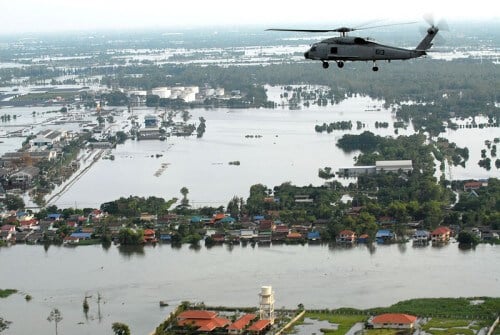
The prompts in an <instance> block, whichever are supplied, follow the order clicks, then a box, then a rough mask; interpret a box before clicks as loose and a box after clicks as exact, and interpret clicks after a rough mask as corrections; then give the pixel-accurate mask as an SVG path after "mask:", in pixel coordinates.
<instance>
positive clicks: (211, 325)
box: [177, 317, 231, 332]
mask: <svg viewBox="0 0 500 335" xmlns="http://www.w3.org/2000/svg"><path fill="white" fill-rule="evenodd" d="M230 323H231V321H229V320H228V319H224V318H216V317H214V318H212V319H183V320H181V321H179V322H178V323H177V324H178V325H179V326H186V325H193V326H196V328H197V330H198V331H204V332H211V331H212V330H214V329H215V328H221V327H224V326H226V325H228V324H230Z"/></svg>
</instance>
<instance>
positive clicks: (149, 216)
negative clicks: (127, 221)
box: [139, 213, 158, 222]
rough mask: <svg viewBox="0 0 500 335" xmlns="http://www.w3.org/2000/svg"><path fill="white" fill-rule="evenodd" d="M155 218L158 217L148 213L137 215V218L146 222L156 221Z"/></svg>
mask: <svg viewBox="0 0 500 335" xmlns="http://www.w3.org/2000/svg"><path fill="white" fill-rule="evenodd" d="M157 219H158V216H157V215H154V214H149V213H141V215H140V216H139V220H141V221H147V222H151V221H156V220H157Z"/></svg>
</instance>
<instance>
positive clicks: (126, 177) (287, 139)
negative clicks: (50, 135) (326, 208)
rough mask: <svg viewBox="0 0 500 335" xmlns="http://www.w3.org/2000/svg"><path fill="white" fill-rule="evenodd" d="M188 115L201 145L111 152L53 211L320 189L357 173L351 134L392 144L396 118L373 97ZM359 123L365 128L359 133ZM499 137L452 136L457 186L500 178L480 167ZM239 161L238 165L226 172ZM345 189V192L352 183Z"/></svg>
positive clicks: (173, 141) (211, 201)
mask: <svg viewBox="0 0 500 335" xmlns="http://www.w3.org/2000/svg"><path fill="white" fill-rule="evenodd" d="M151 112H152V110H151V109H149V110H148V109H144V110H137V111H134V113H135V114H137V115H144V114H147V113H151ZM125 113H126V112H125ZM190 113H191V114H192V119H191V120H192V121H190V122H193V123H195V122H198V118H199V117H200V116H202V117H204V118H205V119H206V132H205V134H204V136H203V138H196V137H188V138H183V137H169V138H168V139H167V141H164V142H162V141H157V140H156V141H132V140H128V141H127V142H126V143H125V144H123V145H119V146H118V147H117V148H116V149H115V150H113V155H114V156H115V159H114V160H101V161H99V162H97V163H96V164H95V165H94V166H93V167H92V168H91V169H90V170H89V171H88V172H87V173H86V174H84V175H83V176H81V177H80V178H79V179H78V180H77V181H76V182H75V183H74V185H73V186H72V187H71V188H69V190H67V191H66V192H65V193H63V194H61V196H59V197H57V198H55V199H54V201H52V203H51V204H55V205H57V206H58V207H61V208H65V207H78V208H81V207H99V205H100V204H102V203H104V202H107V201H112V200H116V199H118V198H119V197H122V196H125V197H127V196H129V195H137V196H144V197H147V196H158V197H164V198H168V199H171V198H173V197H178V198H179V197H180V189H181V188H182V187H187V188H188V190H189V194H188V199H189V200H190V203H191V204H192V205H193V206H195V207H199V206H204V205H209V206H219V205H224V206H225V205H227V203H228V202H229V200H231V198H232V197H233V196H238V197H243V198H247V197H248V192H249V189H250V186H251V185H253V184H257V183H262V184H264V185H266V186H267V187H269V188H272V187H274V186H277V185H280V184H281V183H283V182H288V181H289V182H291V183H292V184H294V185H299V186H302V185H309V184H312V185H315V186H319V185H321V184H322V183H323V182H324V180H322V179H320V178H319V177H318V169H319V168H324V167H327V166H328V167H331V168H332V169H333V170H334V171H337V170H338V169H339V168H341V167H349V166H353V165H354V157H355V156H356V155H357V154H358V153H357V152H352V153H344V152H343V151H342V150H341V149H340V148H338V147H337V146H336V142H337V140H338V139H340V138H341V137H342V136H343V135H344V134H346V133H350V134H359V133H361V132H363V131H366V130H368V131H371V132H373V133H375V134H378V135H381V136H394V128H393V122H394V115H393V113H391V111H390V110H386V109H384V108H383V102H381V101H378V100H373V99H371V98H368V97H355V98H350V99H347V100H345V101H343V102H341V103H340V104H338V105H334V106H328V107H317V106H315V107H311V108H307V109H302V110H289V109H288V108H287V107H286V108H277V109H235V110H233V109H224V108H221V109H212V110H205V109H194V110H190ZM348 120H351V121H352V122H353V129H352V130H350V131H334V132H332V133H331V134H327V133H322V134H319V133H316V132H315V130H314V127H315V125H321V124H323V123H327V124H328V123H330V122H335V121H348ZM356 121H361V122H362V123H364V124H365V127H364V128H362V129H359V130H358V129H356ZM376 121H378V122H388V123H389V128H387V129H381V128H378V129H377V128H376V127H375V122H376ZM497 131H498V129H497V128H486V129H482V130H477V131H476V129H461V130H457V131H455V132H451V131H450V132H449V133H448V135H449V136H450V137H452V138H453V139H454V140H456V141H457V142H460V143H458V144H459V145H462V146H465V145H466V146H468V147H469V149H470V152H471V160H469V162H468V163H467V167H466V169H463V168H461V167H460V168H452V169H451V171H452V176H453V178H455V179H460V178H487V177H489V176H491V177H499V176H500V172H499V170H497V169H495V168H493V169H492V170H491V171H486V170H484V169H482V168H480V167H479V166H477V161H478V160H479V158H478V157H479V156H480V150H481V149H482V148H483V147H484V140H485V139H489V140H493V138H494V137H495V135H494V134H495V133H496V132H497ZM471 132H474V136H473V137H468V136H467V137H466V138H467V142H466V143H462V142H463V141H461V140H462V139H464V138H465V136H464V135H465V134H469V133H471ZM412 133H413V129H412V127H408V129H406V130H402V129H400V130H399V135H410V134H412ZM248 135H252V137H249V136H248ZM256 135H258V136H256ZM157 155H158V157H157ZM234 161H239V162H240V165H230V164H229V162H234ZM162 166H166V168H165V169H163V172H162V173H161V174H160V175H159V176H158V175H155V173H156V172H157V171H159V170H160V169H161V168H162ZM340 181H341V182H343V183H344V184H346V183H348V182H352V181H353V180H340Z"/></svg>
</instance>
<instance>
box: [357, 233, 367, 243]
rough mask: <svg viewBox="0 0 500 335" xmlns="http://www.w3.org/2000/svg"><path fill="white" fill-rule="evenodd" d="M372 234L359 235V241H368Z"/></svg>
mask: <svg viewBox="0 0 500 335" xmlns="http://www.w3.org/2000/svg"><path fill="white" fill-rule="evenodd" d="M369 239H370V236H369V235H368V234H361V235H359V237H358V243H368V241H369Z"/></svg>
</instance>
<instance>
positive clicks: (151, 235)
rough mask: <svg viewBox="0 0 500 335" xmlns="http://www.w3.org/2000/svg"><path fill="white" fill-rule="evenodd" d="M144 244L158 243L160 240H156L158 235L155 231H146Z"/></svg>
mask: <svg viewBox="0 0 500 335" xmlns="http://www.w3.org/2000/svg"><path fill="white" fill-rule="evenodd" d="M144 242H145V243H156V242H158V239H157V238H156V233H155V231H154V230H153V229H144Z"/></svg>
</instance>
